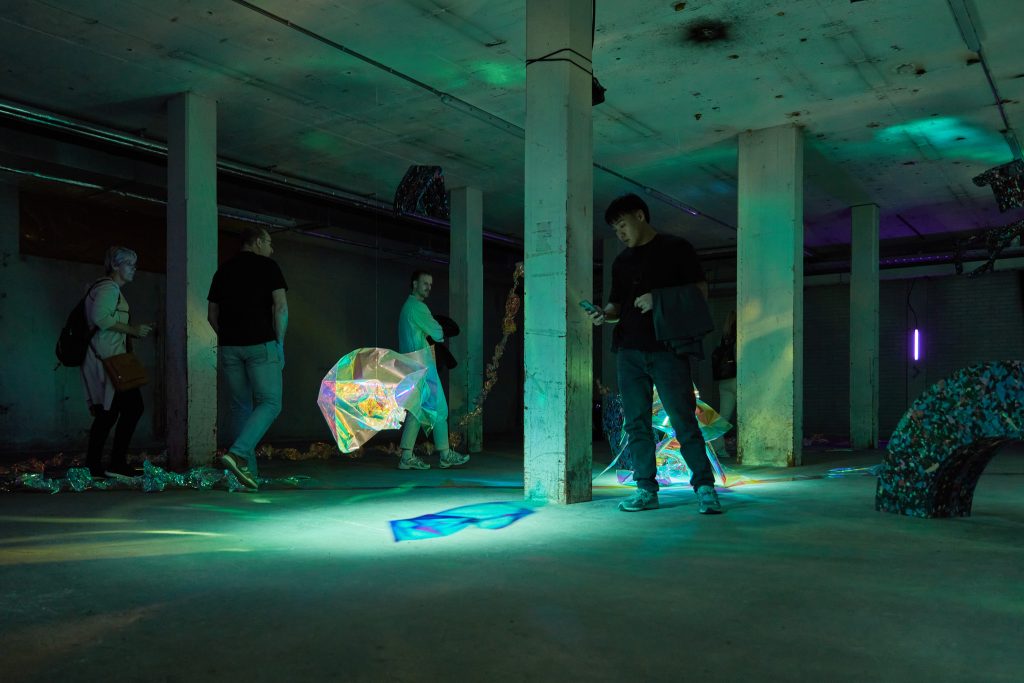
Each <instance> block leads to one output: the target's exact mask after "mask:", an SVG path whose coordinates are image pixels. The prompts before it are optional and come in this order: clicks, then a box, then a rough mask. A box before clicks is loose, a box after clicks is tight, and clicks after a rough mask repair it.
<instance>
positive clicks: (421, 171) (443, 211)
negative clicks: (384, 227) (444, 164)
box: [395, 166, 451, 220]
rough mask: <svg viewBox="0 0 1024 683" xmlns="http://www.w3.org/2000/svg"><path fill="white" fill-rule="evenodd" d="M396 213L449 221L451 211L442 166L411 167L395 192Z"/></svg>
mask: <svg viewBox="0 0 1024 683" xmlns="http://www.w3.org/2000/svg"><path fill="white" fill-rule="evenodd" d="M395 213H396V214H398V215H399V216H401V215H402V214H412V215H415V216H426V217H428V218H442V219H444V220H448V218H449V215H450V213H451V210H450V208H449V203H448V192H447V191H445V189H444V171H443V170H441V167H440V166H410V167H409V170H408V171H406V172H405V176H404V177H403V178H402V182H400V183H399V184H398V189H397V190H395Z"/></svg>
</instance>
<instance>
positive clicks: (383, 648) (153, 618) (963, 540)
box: [0, 447, 1024, 681]
mask: <svg viewBox="0 0 1024 683" xmlns="http://www.w3.org/2000/svg"><path fill="white" fill-rule="evenodd" d="M598 459H601V456H600V451H598ZM805 459H806V462H807V464H805V465H804V466H803V467H800V468H794V469H789V470H770V469H756V470H755V469H750V468H733V469H732V470H731V472H730V474H731V477H732V481H731V482H730V483H733V484H736V485H734V486H732V487H731V488H727V489H725V490H723V491H722V500H723V502H724V504H725V506H726V508H727V512H726V514H724V515H721V516H719V517H704V516H700V515H697V514H696V505H695V502H694V499H693V495H692V493H690V492H689V491H688V490H687V489H685V488H679V489H665V490H663V494H662V508H661V509H660V510H656V511H649V512H643V513H636V514H625V513H621V512H618V511H617V510H616V503H617V501H618V499H619V498H620V497H622V496H623V495H626V494H627V493H628V492H629V489H626V488H622V487H619V486H617V485H616V484H615V480H614V478H613V477H612V475H611V474H607V475H604V476H603V477H601V478H600V479H598V480H597V482H596V487H595V491H594V501H593V502H592V503H587V504H580V505H572V506H568V507H559V506H552V505H548V506H534V507H532V510H533V514H529V515H528V516H525V517H524V518H522V519H521V520H519V521H518V522H516V523H515V524H512V525H511V526H508V527H507V528H504V529H498V530H491V529H481V528H475V527H470V528H466V529H464V530H462V531H460V532H459V533H456V534H453V535H450V536H447V537H441V538H434V539H429V540H420V541H407V542H401V543H396V542H395V541H394V539H393V537H392V535H391V532H390V525H389V521H390V520H395V519H403V518H412V517H417V516H420V515H424V514H428V513H435V512H439V511H442V510H445V509H448V508H452V507H456V506H460V505H469V504H477V503H484V502H498V501H508V502H512V503H516V504H519V503H521V502H522V501H521V498H522V491H521V482H522V475H521V455H520V453H518V452H517V451H516V450H515V449H514V448H511V447H506V448H499V449H492V450H491V451H490V452H489V453H487V454H484V455H480V456H476V457H475V458H474V459H473V461H472V462H471V465H470V466H469V467H468V468H465V469H461V470H457V471H451V470H448V471H445V470H437V469H432V470H430V471H426V472H415V471H413V472H404V471H398V470H396V469H393V465H394V462H393V459H392V458H389V457H387V456H384V455H373V454H371V455H369V456H368V457H367V458H366V459H364V460H360V461H349V460H341V459H339V460H335V461H328V462H324V461H318V462H304V463H278V462H271V463H270V464H269V465H268V466H267V467H266V468H265V469H264V471H263V474H264V475H265V476H274V475H279V476H285V475H303V476H309V477H310V479H309V480H305V483H304V484H303V486H304V488H303V489H289V488H280V489H275V488H268V489H266V490H263V491H261V492H260V493H257V494H230V493H227V492H225V491H208V492H197V491H166V492H163V493H152V494H144V493H140V492H127V491H126V492H87V493H82V494H73V493H61V494H57V495H46V494H38V493H15V494H4V495H0V539H2V540H0V667H2V671H3V673H2V674H0V678H2V679H3V680H4V681H58V680H59V681H100V680H104V681H106V680H117V681H207V680H219V681H232V680H244V681H281V680H289V681H448V680H451V681H577V680H578V681H683V680H700V681H748V680H753V681H1019V680H1021V671H1022V670H1024V654H1022V648H1021V647H1020V643H1021V637H1022V635H1024V476H1022V475H1024V451H1021V450H1019V449H1017V450H1006V451H1004V452H1003V453H1001V454H1000V455H999V456H997V458H996V459H995V460H994V461H993V462H992V464H991V465H990V466H989V468H988V470H987V472H986V474H985V476H984V477H983V479H982V482H981V484H980V485H979V487H978V491H977V497H976V500H975V506H974V515H973V516H972V517H969V518H964V519H952V520H922V519H911V518H906V517H898V516H894V515H889V514H882V513H877V512H875V510H874V507H873V502H874V501H873V496H874V479H873V478H871V477H868V476H850V477H846V478H840V479H829V478H822V477H821V476H820V475H822V474H823V473H825V472H826V471H827V470H829V469H830V468H834V467H842V466H853V467H859V466H866V465H871V464H874V463H875V462H878V460H879V459H880V455H879V454H878V453H874V452H858V453H853V452H842V451H838V452H836V451H813V452H809V453H808V454H807V455H806V456H805ZM726 462H727V464H728V461H726ZM597 471H599V469H595V472H597Z"/></svg>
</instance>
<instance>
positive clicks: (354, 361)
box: [317, 348, 448, 453]
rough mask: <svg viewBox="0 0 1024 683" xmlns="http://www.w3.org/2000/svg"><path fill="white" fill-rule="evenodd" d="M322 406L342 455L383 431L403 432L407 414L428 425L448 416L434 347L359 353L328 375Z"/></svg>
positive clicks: (322, 391) (325, 380) (349, 356)
mask: <svg viewBox="0 0 1024 683" xmlns="http://www.w3.org/2000/svg"><path fill="white" fill-rule="evenodd" d="M317 405H318V406H320V412H322V413H323V415H324V419H325V420H327V426H328V427H329V428H330V430H331V434H332V435H334V441H335V442H336V443H337V444H338V449H339V450H341V452H342V453H351V452H352V451H354V450H356V449H357V448H359V447H360V446H362V445H363V444H364V443H366V442H367V441H369V440H370V438H371V437H373V435H374V434H376V433H377V432H379V431H381V430H382V429H398V428H399V427H401V426H402V422H404V421H405V414H406V411H408V412H409V413H411V414H412V415H413V416H414V417H415V418H416V419H418V420H419V421H420V422H421V423H422V424H423V425H433V424H434V423H435V422H437V421H438V420H443V419H447V418H448V403H447V401H446V400H445V397H444V392H443V391H442V390H441V379H440V378H439V377H438V375H437V368H436V366H435V364H434V361H433V357H432V356H431V353H430V349H423V350H420V351H416V352H414V353H398V352H397V351H392V350H390V349H379V348H365V349H356V350H355V351H353V352H352V353H350V354H348V355H347V356H345V357H344V358H342V359H341V360H339V361H338V362H337V363H336V364H335V366H334V367H333V368H331V370H330V372H328V373H327V375H326V376H325V377H324V379H323V381H322V382H321V383H320V396H319V398H317Z"/></svg>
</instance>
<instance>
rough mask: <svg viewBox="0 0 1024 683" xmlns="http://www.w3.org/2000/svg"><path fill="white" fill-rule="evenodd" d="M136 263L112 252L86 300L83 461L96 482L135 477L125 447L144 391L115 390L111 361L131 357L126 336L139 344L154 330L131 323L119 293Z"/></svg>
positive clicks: (130, 255)
mask: <svg viewBox="0 0 1024 683" xmlns="http://www.w3.org/2000/svg"><path fill="white" fill-rule="evenodd" d="M137 261H138V255H137V254H136V253H135V252H134V251H132V250H131V249H128V248H127V247H118V246H115V247H110V249H108V250H107V256H106V259H105V261H104V266H105V268H106V273H107V274H106V276H105V277H102V278H100V279H99V280H97V281H96V282H94V283H93V284H92V286H91V287H90V288H89V292H88V294H87V295H86V297H85V318H86V320H87V321H88V323H89V327H90V328H92V329H93V330H95V333H94V334H93V335H92V338H91V339H90V341H89V349H88V351H87V352H86V354H85V358H84V360H83V362H82V382H83V383H84V385H85V396H86V400H87V401H88V403H89V412H90V413H91V414H92V416H93V422H92V428H91V429H90V431H89V450H88V455H87V458H86V461H87V463H88V465H89V471H90V472H91V473H92V475H93V476H94V477H102V476H104V475H108V476H116V475H120V476H133V474H134V472H133V471H132V469H131V468H130V467H129V466H128V460H127V455H128V444H129V443H130V442H131V439H132V435H133V434H134V433H135V425H136V424H138V422H139V418H141V417H142V412H143V409H144V406H143V404H142V392H140V391H139V388H138V386H137V385H136V386H134V387H132V388H127V389H124V388H122V389H121V390H120V391H119V390H118V386H117V384H118V383H119V382H120V378H119V377H118V376H117V374H116V373H117V364H116V362H115V363H112V362H111V361H116V360H117V358H118V357H124V356H126V355H128V354H129V353H130V340H129V338H130V337H136V338H139V339H142V338H144V337H146V336H148V335H149V333H150V332H151V331H152V330H153V325H132V324H131V323H130V319H131V316H130V314H129V309H128V300H127V299H125V298H124V294H122V293H121V289H122V288H123V287H124V286H125V285H126V284H128V283H129V282H131V281H132V280H134V279H135V266H136V263H137ZM105 359H106V361H107V362H106V363H105V362H104V360H105ZM112 372H113V373H115V375H114V376H113V377H112V375H111V373H112ZM142 381H143V382H144V381H145V380H144V379H143V380H142ZM131 383H132V382H129V384H131ZM115 425H117V427H116V429H115V430H114V444H113V447H112V448H111V451H110V466H109V467H107V468H106V470H104V469H103V466H102V464H101V463H102V457H103V446H104V444H105V443H106V441H107V436H108V435H109V434H110V430H111V429H112V428H114V426H115Z"/></svg>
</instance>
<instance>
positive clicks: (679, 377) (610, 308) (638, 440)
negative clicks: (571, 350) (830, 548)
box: [590, 194, 722, 514]
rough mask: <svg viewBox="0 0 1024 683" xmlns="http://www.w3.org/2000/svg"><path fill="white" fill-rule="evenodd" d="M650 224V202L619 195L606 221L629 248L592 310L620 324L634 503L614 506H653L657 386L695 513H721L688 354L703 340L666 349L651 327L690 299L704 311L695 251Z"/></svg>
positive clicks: (674, 315)
mask: <svg viewBox="0 0 1024 683" xmlns="http://www.w3.org/2000/svg"><path fill="white" fill-rule="evenodd" d="M650 219H651V214H650V210H649V209H648V207H647V204H646V203H645V202H644V201H643V200H642V199H641V198H640V197H638V196H637V195H635V194H627V195H623V196H621V197H619V198H617V199H615V200H614V201H613V202H612V203H611V204H610V205H609V206H608V209H607V210H606V211H605V221H606V222H607V223H608V224H609V225H611V226H612V228H613V229H614V230H615V234H616V236H617V237H618V238H619V240H620V241H621V242H622V243H623V244H624V245H625V246H626V249H625V250H624V251H623V252H622V253H620V254H619V255H618V257H616V259H615V262H614V264H613V265H612V291H611V294H610V295H609V297H608V300H609V303H608V304H607V305H606V306H605V307H604V310H603V311H601V310H597V311H592V312H591V313H590V318H591V320H592V321H593V323H594V325H601V324H603V323H605V322H617V323H618V324H617V325H616V328H615V332H614V334H613V335H612V340H613V341H612V351H615V352H617V360H616V366H617V372H618V382H619V391H620V392H621V394H622V409H623V414H624V418H625V429H626V434H627V435H628V437H629V442H628V446H627V447H628V448H629V452H630V455H631V456H632V458H633V480H634V481H635V482H636V486H637V490H636V493H635V494H634V495H633V496H632V497H631V498H629V499H628V500H625V501H622V502H621V503H619V509H620V510H623V511H625V512H639V511H641V510H653V509H656V508H657V507H658V482H657V480H656V479H655V474H656V471H657V466H656V463H655V446H656V442H655V438H654V428H653V426H652V425H651V408H652V404H653V401H654V391H653V390H654V387H655V386H657V387H658V395H659V396H660V397H661V402H662V405H663V407H664V408H665V411H666V412H667V413H668V417H669V420H670V421H671V423H672V428H673V429H674V430H675V433H676V439H678V441H679V444H680V451H681V453H682V456H683V459H684V460H685V461H686V465H687V467H689V468H690V472H691V473H692V476H691V478H690V485H691V486H692V487H693V489H694V491H695V492H696V494H697V502H698V506H699V511H700V512H701V514H718V513H720V512H721V511H722V506H721V504H720V503H719V501H718V494H717V493H716V492H715V476H714V472H713V471H712V469H711V463H710V462H709V461H708V458H707V456H706V454H705V450H704V437H703V435H702V434H701V431H700V426H699V425H698V424H697V418H696V416H695V415H694V410H695V409H696V401H695V399H694V395H693V379H692V377H691V374H690V356H694V357H696V358H698V359H699V358H703V350H702V344H701V340H700V337H699V336H697V337H692V338H684V339H682V340H680V341H678V342H677V340H673V343H672V344H671V345H669V344H668V343H667V342H666V341H665V340H664V338H665V335H664V334H659V333H660V332H663V330H656V325H658V326H660V327H662V328H665V327H668V326H670V325H671V324H672V323H671V322H668V321H678V320H679V318H680V317H686V316H687V315H689V314H690V313H691V311H690V310H689V308H688V306H690V307H692V306H693V305H694V304H693V298H694V296H696V298H697V300H698V302H699V305H702V306H703V307H704V311H700V312H701V313H705V314H706V302H705V301H704V300H705V299H706V298H707V282H706V281H705V277H704V270H703V269H702V268H701V265H700V262H699V261H698V259H697V253H696V252H695V251H694V249H693V246H692V245H691V244H690V243H689V242H687V241H686V240H685V239H683V238H681V237H674V236H671V235H662V234H659V233H657V232H655V230H654V228H652V227H651V224H650ZM694 290H696V293H695V292H694ZM687 302H689V303H687ZM656 318H657V319H658V322H657V323H656V321H655V319H656Z"/></svg>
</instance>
